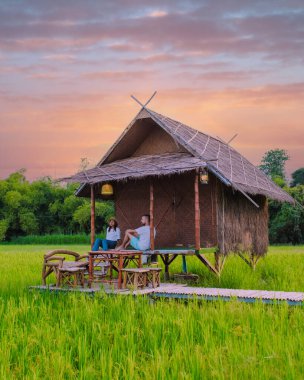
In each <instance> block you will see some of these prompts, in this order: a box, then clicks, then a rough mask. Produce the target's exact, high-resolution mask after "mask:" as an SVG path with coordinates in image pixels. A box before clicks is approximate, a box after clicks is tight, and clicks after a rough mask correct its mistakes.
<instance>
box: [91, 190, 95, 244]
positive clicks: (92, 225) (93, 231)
mask: <svg viewBox="0 0 304 380" xmlns="http://www.w3.org/2000/svg"><path fill="white" fill-rule="evenodd" d="M94 241H95V193H94V185H91V249H92V248H93V245H94Z"/></svg>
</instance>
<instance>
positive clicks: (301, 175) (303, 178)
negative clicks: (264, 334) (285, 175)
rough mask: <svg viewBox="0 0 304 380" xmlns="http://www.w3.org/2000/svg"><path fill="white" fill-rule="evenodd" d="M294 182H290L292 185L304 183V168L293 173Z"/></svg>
mask: <svg viewBox="0 0 304 380" xmlns="http://www.w3.org/2000/svg"><path fill="white" fill-rule="evenodd" d="M291 176H292V182H291V184H290V186H291V187H294V186H297V185H304V168H300V169H298V170H296V171H295V172H293V173H292V174H291Z"/></svg>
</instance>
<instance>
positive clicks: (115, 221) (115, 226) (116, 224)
mask: <svg viewBox="0 0 304 380" xmlns="http://www.w3.org/2000/svg"><path fill="white" fill-rule="evenodd" d="M111 220H113V222H114V226H113V229H114V231H116V228H117V227H118V223H117V220H116V219H115V218H110V219H109V221H108V223H109V224H110V222H111ZM111 229H112V227H111V226H110V225H109V226H108V231H111Z"/></svg>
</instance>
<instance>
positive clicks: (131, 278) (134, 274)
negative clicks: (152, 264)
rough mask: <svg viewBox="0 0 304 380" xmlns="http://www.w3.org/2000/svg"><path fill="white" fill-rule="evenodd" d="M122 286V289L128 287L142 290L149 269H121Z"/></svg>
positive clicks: (146, 280)
mask: <svg viewBox="0 0 304 380" xmlns="http://www.w3.org/2000/svg"><path fill="white" fill-rule="evenodd" d="M122 273H123V284H122V288H123V289H125V288H126V287H127V286H128V285H130V286H131V287H132V288H134V289H137V288H144V287H146V286H147V282H148V278H147V275H148V273H149V269H146V268H129V269H123V270H122Z"/></svg>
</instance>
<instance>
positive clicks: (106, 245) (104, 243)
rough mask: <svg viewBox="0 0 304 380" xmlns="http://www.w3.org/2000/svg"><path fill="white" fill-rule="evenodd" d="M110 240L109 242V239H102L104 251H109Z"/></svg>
mask: <svg viewBox="0 0 304 380" xmlns="http://www.w3.org/2000/svg"><path fill="white" fill-rule="evenodd" d="M108 242H109V240H107V239H102V240H101V244H102V249H103V250H104V251H107V250H108V249H109V247H108Z"/></svg>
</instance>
